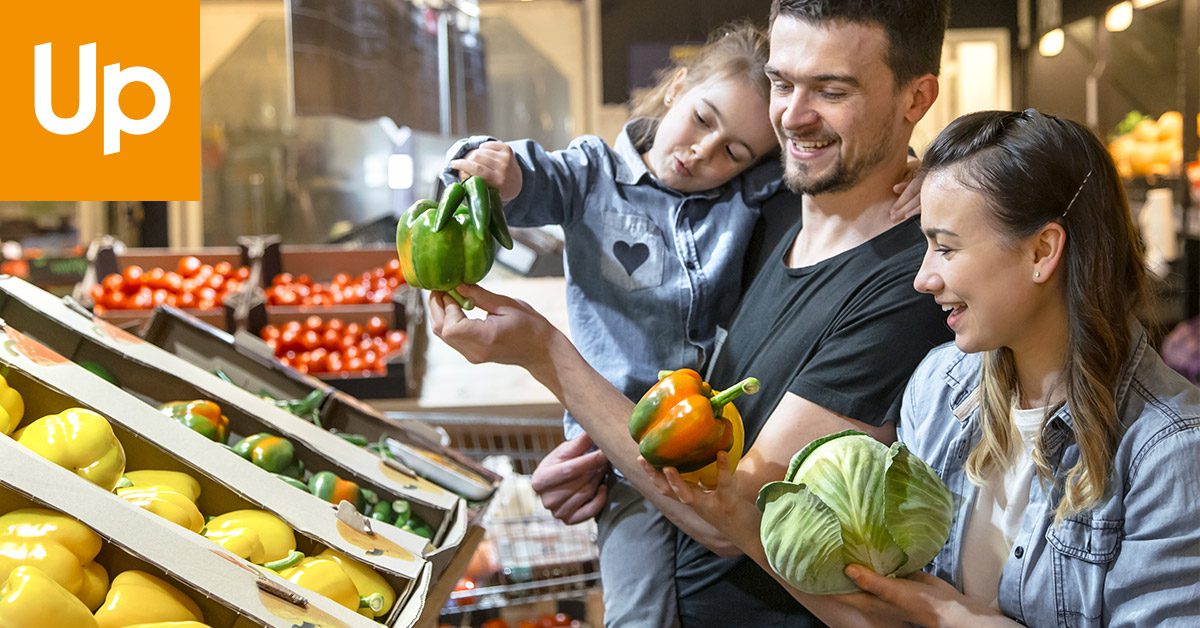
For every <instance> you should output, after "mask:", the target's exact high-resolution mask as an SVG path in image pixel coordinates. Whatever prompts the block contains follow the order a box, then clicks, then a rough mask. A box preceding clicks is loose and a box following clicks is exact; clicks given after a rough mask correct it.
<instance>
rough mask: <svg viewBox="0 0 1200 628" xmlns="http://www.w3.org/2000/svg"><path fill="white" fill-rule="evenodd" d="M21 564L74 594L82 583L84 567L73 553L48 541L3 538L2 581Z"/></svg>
mask: <svg viewBox="0 0 1200 628" xmlns="http://www.w3.org/2000/svg"><path fill="white" fill-rule="evenodd" d="M21 565H32V566H34V567H37V568H38V569H40V570H41V571H42V572H44V573H45V574H46V575H47V576H48V577H49V578H51V579H52V580H54V581H55V582H57V583H58V584H59V585H61V586H62V587H63V588H64V589H66V590H67V591H68V592H69V593H70V594H71V595H74V594H75V592H76V591H79V587H80V586H81V585H82V584H83V567H82V566H81V565H80V564H79V559H78V558H77V557H76V556H75V554H72V553H71V550H69V549H67V548H65V547H63V546H62V545H59V544H58V543H55V542H54V541H49V540H45V539H21V538H16V537H0V578H7V577H8V575H9V574H10V573H12V571H13V570H14V569H16V568H17V567H20V566H21Z"/></svg>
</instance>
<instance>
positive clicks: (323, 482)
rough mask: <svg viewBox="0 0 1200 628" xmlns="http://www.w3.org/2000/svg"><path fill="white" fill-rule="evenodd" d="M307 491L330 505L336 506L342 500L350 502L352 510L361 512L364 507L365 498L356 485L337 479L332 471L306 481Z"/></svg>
mask: <svg viewBox="0 0 1200 628" xmlns="http://www.w3.org/2000/svg"><path fill="white" fill-rule="evenodd" d="M308 491H309V492H310V493H312V494H313V495H316V496H317V497H320V498H321V499H323V500H325V501H327V502H329V503H331V504H338V503H341V501H342V500H343V499H344V500H346V501H348V502H350V503H351V504H352V505H353V506H354V509H355V510H357V511H359V512H362V511H363V508H364V507H365V506H366V502H367V499H366V496H365V495H363V492H362V489H360V488H359V487H358V484H356V483H354V482H351V481H349V480H343V479H342V478H339V477H338V476H337V474H336V473H334V472H332V471H321V472H319V473H314V474H313V476H312V477H311V478H309V479H308Z"/></svg>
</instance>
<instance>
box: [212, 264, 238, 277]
mask: <svg viewBox="0 0 1200 628" xmlns="http://www.w3.org/2000/svg"><path fill="white" fill-rule="evenodd" d="M213 273H214V274H217V275H220V276H222V277H229V276H230V275H232V274H233V264H230V263H229V262H217V263H216V264H213Z"/></svg>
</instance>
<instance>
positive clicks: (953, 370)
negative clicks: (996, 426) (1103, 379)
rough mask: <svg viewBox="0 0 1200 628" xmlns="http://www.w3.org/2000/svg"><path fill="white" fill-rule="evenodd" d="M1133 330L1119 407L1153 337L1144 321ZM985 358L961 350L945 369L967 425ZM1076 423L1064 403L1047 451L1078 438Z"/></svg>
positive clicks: (1048, 432)
mask: <svg viewBox="0 0 1200 628" xmlns="http://www.w3.org/2000/svg"><path fill="white" fill-rule="evenodd" d="M1130 330H1131V331H1132V332H1133V335H1134V340H1133V348H1132V350H1131V351H1130V355H1129V359H1128V360H1127V361H1126V363H1125V365H1124V366H1123V367H1122V368H1121V375H1120V377H1119V378H1118V379H1117V390H1116V396H1115V402H1116V407H1117V408H1120V407H1122V406H1123V405H1125V400H1126V399H1127V398H1128V396H1129V388H1130V385H1131V384H1132V383H1133V378H1134V375H1135V373H1136V372H1137V369H1138V367H1139V365H1141V363H1142V361H1143V359H1144V357H1145V352H1146V347H1147V346H1148V345H1149V338H1148V336H1147V335H1146V330H1145V328H1143V327H1142V325H1141V323H1138V322H1136V321H1134V322H1133V323H1131V324H1130ZM981 361H982V358H981V357H980V356H979V355H978V354H965V353H964V354H959V356H958V357H957V358H955V359H954V360H953V361H952V362H950V364H949V365H947V366H946V368H945V370H944V371H943V372H942V379H943V380H945V382H946V385H947V386H948V387H949V388H950V390H951V394H950V406H951V410H952V411H953V413H954V417H955V418H957V419H958V421H959V423H960V424H962V425H964V426H965V425H966V423H967V419H969V418H970V417H971V416H972V415H973V414H975V411H976V410H977V409H978V408H979V366H980V364H981ZM1073 429H1074V423H1073V422H1072V420H1071V410H1070V408H1068V407H1067V404H1065V403H1064V404H1062V405H1060V406H1059V407H1058V409H1057V410H1055V411H1054V414H1053V415H1052V416H1051V417H1050V420H1049V421H1048V422H1047V423H1046V427H1045V428H1044V431H1043V433H1042V438H1043V442H1044V443H1045V444H1046V448H1047V451H1051V452H1060V451H1062V448H1063V447H1065V446H1066V445H1067V444H1069V442H1071V441H1073V440H1074V432H1073Z"/></svg>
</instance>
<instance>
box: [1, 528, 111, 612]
mask: <svg viewBox="0 0 1200 628" xmlns="http://www.w3.org/2000/svg"><path fill="white" fill-rule="evenodd" d="M5 542H7V543H11V544H12V545H8V546H5V547H6V549H5V557H6V558H0V564H8V565H10V567H9V568H10V569H11V568H12V567H11V565H14V564H17V563H18V562H24V561H23V560H22V559H21V558H20V556H21V552H20V551H19V550H18V547H17V544H19V543H22V542H40V543H43V544H50V545H56V546H59V547H61V548H62V549H65V550H67V551H68V552H70V553H71V554H72V555H73V556H74V557H75V559H76V561H77V562H78V563H79V565H80V572H79V577H80V580H79V583H78V586H73V585H74V583H75V574H76V571H75V570H74V569H73V568H72V567H70V566H69V565H68V564H67V562H68V561H67V560H66V558H65V556H64V555H63V554H62V553H61V552H60V551H58V550H57V549H53V548H51V549H50V550H49V551H48V552H49V553H47V554H46V555H45V556H41V557H38V556H40V554H39V553H38V552H33V553H32V554H31V553H29V552H25V556H26V557H27V558H29V560H30V561H32V562H31V563H30V562H26V563H25V564H36V562H37V561H41V560H46V561H51V562H52V563H53V564H55V565H57V566H58V567H57V569H56V570H55V571H53V572H52V573H57V574H59V575H60V577H61V578H63V579H62V580H57V579H56V581H58V582H59V584H61V585H62V586H64V587H67V588H68V592H70V593H74V594H75V596H76V597H78V598H79V600H80V601H81V602H83V604H84V605H85V606H87V607H88V609H89V610H93V611H94V610H96V609H97V608H99V607H100V604H101V603H102V602H104V595H105V594H106V593H107V592H108V572H107V571H105V570H104V567H103V566H101V565H100V564H99V563H96V562H93V559H95V557H96V554H97V553H99V552H100V545H101V540H100V536H99V535H97V534H96V533H95V532H92V529H91V528H89V527H87V526H86V525H84V524H82V523H80V522H79V521H78V520H76V519H74V518H73V517H70V516H67V515H64V514H62V513H60V512H58V511H54V510H49V509H46V508H22V509H20V510H14V511H12V512H9V513H8V514H5V515H3V516H0V545H3V544H4V543H5ZM0 569H2V568H0ZM47 575H48V576H50V575H51V574H47ZM51 577H53V576H51Z"/></svg>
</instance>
